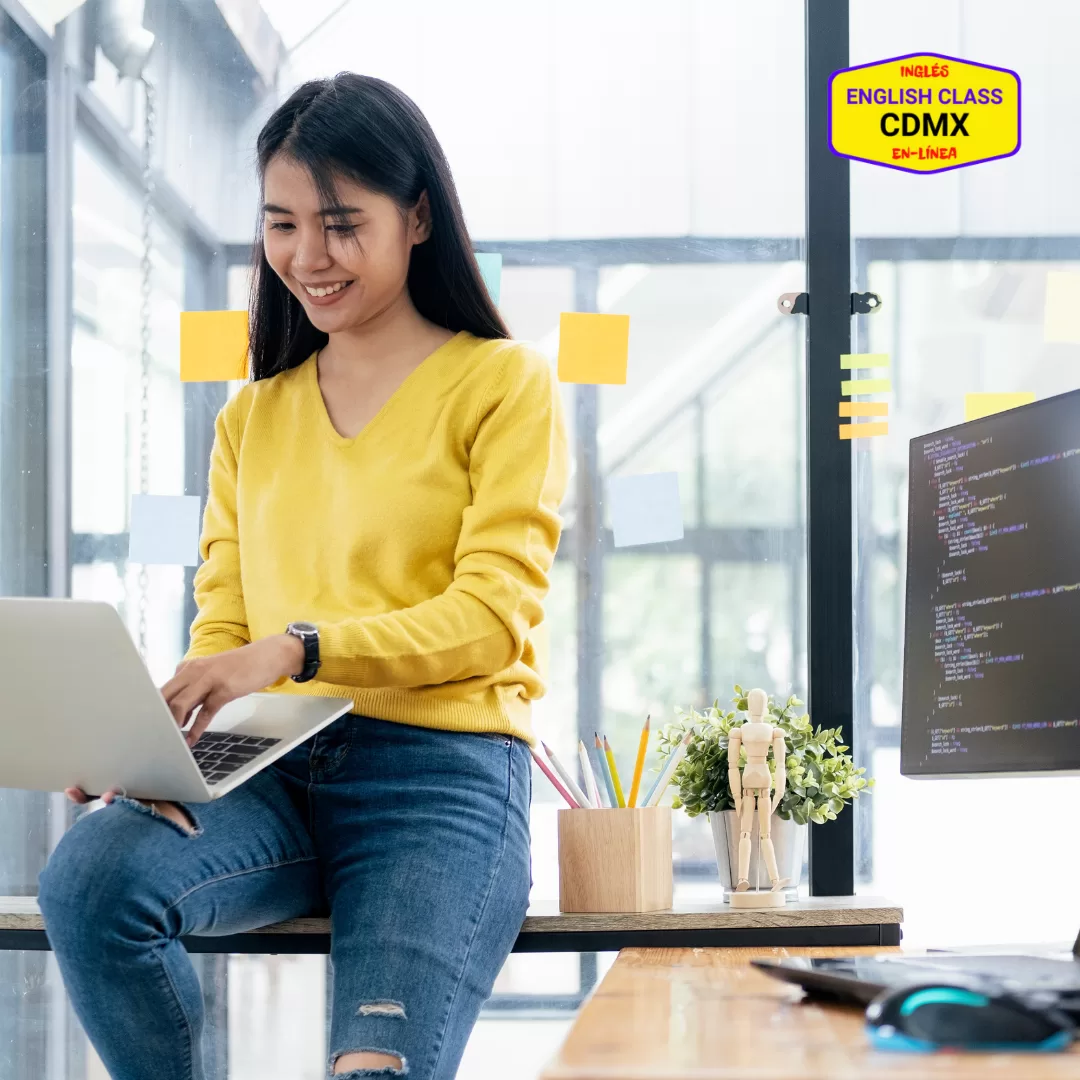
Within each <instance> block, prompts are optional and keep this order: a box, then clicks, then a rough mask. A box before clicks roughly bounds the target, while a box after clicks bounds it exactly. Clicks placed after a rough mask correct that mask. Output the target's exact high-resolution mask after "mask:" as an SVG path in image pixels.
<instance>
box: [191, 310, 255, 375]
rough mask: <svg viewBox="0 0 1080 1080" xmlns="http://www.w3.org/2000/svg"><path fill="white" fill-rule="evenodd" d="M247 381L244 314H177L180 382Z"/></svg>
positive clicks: (226, 312) (246, 336)
mask: <svg viewBox="0 0 1080 1080" xmlns="http://www.w3.org/2000/svg"><path fill="white" fill-rule="evenodd" d="M247 377H248V313H247V312H246V311H182V312H181V313H180V381H181V382H228V381H229V380H231V379H246V378H247Z"/></svg>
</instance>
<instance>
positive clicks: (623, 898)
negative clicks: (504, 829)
mask: <svg viewBox="0 0 1080 1080" xmlns="http://www.w3.org/2000/svg"><path fill="white" fill-rule="evenodd" d="M670 907H671V807H670V806H639V807H634V808H633V809H630V808H626V809H610V810H609V809H604V810H560V811H559V910H560V911H563V912H571V911H578V912H586V911H595V912H600V911H622V912H634V911H636V912H641V911H662V910H664V909H666V908H670Z"/></svg>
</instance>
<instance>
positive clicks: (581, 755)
mask: <svg viewBox="0 0 1080 1080" xmlns="http://www.w3.org/2000/svg"><path fill="white" fill-rule="evenodd" d="M577 755H578V761H579V762H581V773H582V775H583V776H584V777H585V790H586V791H587V792H588V794H589V802H591V803H592V805H593V806H594V807H596V809H597V810H599V809H600V808H601V807H602V806H603V805H604V804H603V803H602V802H601V801H600V789H599V788H598V787H597V786H596V773H594V772H593V767H592V762H591V761H590V760H589V751H588V750H586V749H585V744H584V743H583V742H582V741H581V740H580V739H578V744H577Z"/></svg>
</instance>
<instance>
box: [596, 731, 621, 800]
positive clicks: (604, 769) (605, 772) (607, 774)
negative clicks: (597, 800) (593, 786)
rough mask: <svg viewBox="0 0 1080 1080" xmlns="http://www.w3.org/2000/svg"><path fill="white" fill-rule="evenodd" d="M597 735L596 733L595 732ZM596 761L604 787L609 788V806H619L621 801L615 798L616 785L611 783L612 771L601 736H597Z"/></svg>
mask: <svg viewBox="0 0 1080 1080" xmlns="http://www.w3.org/2000/svg"><path fill="white" fill-rule="evenodd" d="M593 734H594V735H596V732H593ZM596 760H597V761H598V762H599V763H600V775H601V776H602V777H603V778H604V787H606V788H607V793H608V806H618V805H619V800H618V799H617V798H615V785H614V784H613V783H612V782H611V770H610V769H609V768H608V764H607V758H606V757H604V746H603V743H601V742H600V736H599V735H596Z"/></svg>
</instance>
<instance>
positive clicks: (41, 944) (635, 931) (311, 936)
mask: <svg viewBox="0 0 1080 1080" xmlns="http://www.w3.org/2000/svg"><path fill="white" fill-rule="evenodd" d="M903 914H904V913H903V911H902V910H901V909H900V908H899V907H897V906H896V905H895V904H891V903H889V901H887V900H882V899H881V898H880V897H875V896H828V897H816V898H811V899H808V900H799V901H797V902H795V903H790V904H788V905H787V906H786V907H784V908H779V909H771V910H769V909H767V910H764V911H752V910H750V911H733V910H732V909H731V908H730V907H729V906H728V905H727V904H714V905H705V904H699V905H697V906H696V907H689V906H687V907H676V908H674V909H672V910H671V911H652V912H649V913H648V914H645V915H560V914H558V913H557V912H550V913H549V912H535V913H530V914H529V915H527V916H526V918H525V923H524V925H523V926H522V928H521V933H520V934H519V935H518V939H517V942H516V943H515V945H514V951H515V952H609V951H614V950H616V949H625V948H628V947H631V946H638V947H647V946H654V945H656V946H660V945H662V946H668V947H672V946H712V947H717V946H723V947H733V946H750V945H785V946H796V945H829V946H833V945H896V944H899V942H900V923H901V922H902V920H903ZM184 945H185V946H186V948H187V950H188V952H213V953H264V954H272V953H328V952H329V951H330V922H329V920H328V919H317V918H310V919H290V920H289V921H288V922H283V923H277V924H276V925H274V926H267V927H263V928H262V929H260V930H253V931H252V932H250V933H245V934H233V935H231V936H228V937H190V938H185V939H184ZM48 947H49V942H48V939H47V938H46V937H45V929H44V924H43V923H42V920H41V915H40V913H39V912H38V907H37V903H36V902H35V900H34V899H33V898H32V897H22V896H7V897H3V896H0V951H3V950H5V949H35V950H42V949H48Z"/></svg>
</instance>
